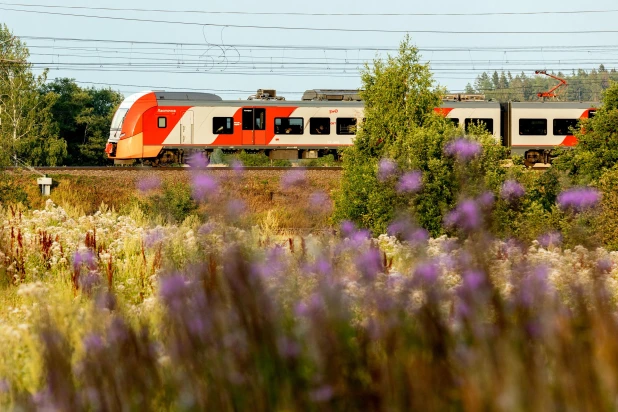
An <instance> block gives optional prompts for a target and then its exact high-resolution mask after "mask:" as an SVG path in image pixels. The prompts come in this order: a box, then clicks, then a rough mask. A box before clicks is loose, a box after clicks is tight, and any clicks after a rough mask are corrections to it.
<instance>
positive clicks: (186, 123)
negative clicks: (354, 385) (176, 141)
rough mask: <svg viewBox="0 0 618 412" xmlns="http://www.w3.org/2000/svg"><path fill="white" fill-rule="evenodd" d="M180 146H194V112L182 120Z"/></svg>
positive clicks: (190, 111) (189, 112)
mask: <svg viewBox="0 0 618 412" xmlns="http://www.w3.org/2000/svg"><path fill="white" fill-rule="evenodd" d="M180 144H193V111H192V110H189V111H187V112H186V113H185V114H184V115H183V116H182V118H181V119H180Z"/></svg>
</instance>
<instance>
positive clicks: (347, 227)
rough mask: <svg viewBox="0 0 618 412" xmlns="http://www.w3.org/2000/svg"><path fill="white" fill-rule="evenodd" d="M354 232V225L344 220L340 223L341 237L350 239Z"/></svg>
mask: <svg viewBox="0 0 618 412" xmlns="http://www.w3.org/2000/svg"><path fill="white" fill-rule="evenodd" d="M355 232H356V225H355V224H354V223H353V222H350V221H349V220H344V221H343V222H341V235H342V236H343V237H350V236H351V235H352V234H353V233H355Z"/></svg>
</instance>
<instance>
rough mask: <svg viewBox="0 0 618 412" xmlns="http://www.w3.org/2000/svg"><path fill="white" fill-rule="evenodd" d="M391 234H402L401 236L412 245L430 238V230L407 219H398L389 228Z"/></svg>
mask: <svg viewBox="0 0 618 412" xmlns="http://www.w3.org/2000/svg"><path fill="white" fill-rule="evenodd" d="M387 233H388V234H389V235H391V236H401V238H402V239H403V240H405V241H407V242H409V243H410V244H412V245H417V244H419V243H423V242H425V241H426V240H427V239H429V232H428V231H427V230H425V229H423V228H419V227H416V226H414V225H413V224H412V223H411V222H409V221H407V220H403V219H402V220H396V221H395V222H393V223H391V225H390V226H389V227H388V229H387Z"/></svg>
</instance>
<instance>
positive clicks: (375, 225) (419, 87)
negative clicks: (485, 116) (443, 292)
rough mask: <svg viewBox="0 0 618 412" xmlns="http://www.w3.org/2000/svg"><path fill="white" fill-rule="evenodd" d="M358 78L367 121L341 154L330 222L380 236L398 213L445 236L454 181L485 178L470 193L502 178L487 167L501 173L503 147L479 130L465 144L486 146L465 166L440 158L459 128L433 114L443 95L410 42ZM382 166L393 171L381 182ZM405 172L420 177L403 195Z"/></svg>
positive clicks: (460, 131)
mask: <svg viewBox="0 0 618 412" xmlns="http://www.w3.org/2000/svg"><path fill="white" fill-rule="evenodd" d="M361 78H362V82H363V91H362V92H361V97H362V98H363V100H364V101H365V112H364V115H365V120H364V122H363V124H362V126H361V127H360V128H359V130H358V132H357V136H356V140H355V142H354V146H352V147H350V148H348V149H346V150H345V151H344V155H343V158H344V172H343V179H342V186H341V190H340V192H339V195H338V197H337V198H336V200H335V204H336V209H335V214H334V219H335V220H339V221H341V220H352V221H354V222H356V223H357V224H358V225H360V226H362V227H365V228H369V229H371V230H372V231H373V232H374V233H376V234H378V233H384V232H385V231H386V229H387V227H388V225H389V224H390V223H391V222H392V221H393V220H394V219H395V218H396V217H397V216H398V215H399V214H401V215H409V214H411V215H415V216H416V219H417V223H418V224H420V225H421V226H423V227H424V228H426V229H427V230H429V231H430V232H431V234H432V235H439V234H441V233H443V228H442V219H443V215H444V213H445V212H446V211H448V210H449V209H450V208H452V207H453V205H454V203H455V202H456V200H457V197H458V195H460V187H459V183H458V182H459V181H460V180H461V178H462V177H463V174H465V170H467V169H470V170H474V171H477V172H479V173H480V175H481V176H483V177H484V178H483V179H480V181H477V182H474V183H479V184H473V185H470V186H469V188H470V189H469V190H472V191H474V190H480V189H479V188H480V187H481V186H482V184H485V183H488V182H490V181H491V182H493V181H494V180H495V181H500V178H499V177H498V178H496V176H495V174H492V173H488V170H489V169H491V168H493V169H495V170H499V169H501V168H499V160H501V159H503V158H504V157H505V156H506V151H505V149H504V148H503V147H501V146H500V145H499V144H498V143H497V142H496V141H495V139H493V137H491V136H490V135H489V134H488V133H486V132H480V131H479V130H478V129H477V130H476V132H475V134H479V135H480V137H478V138H473V137H471V139H478V140H479V141H480V142H482V143H483V145H484V146H487V148H488V149H487V150H485V151H484V152H483V154H482V155H481V156H480V157H479V158H478V159H476V160H474V161H473V162H470V164H467V165H465V167H464V168H459V167H455V166H456V160H455V159H454V158H453V157H450V156H447V155H445V147H446V145H447V144H448V143H450V142H451V141H452V140H453V139H455V138H456V137H461V136H462V134H463V133H464V131H463V129H461V128H457V127H455V126H453V124H452V123H451V122H450V121H448V120H447V119H446V118H444V117H443V116H440V115H438V114H436V113H435V112H434V108H436V107H439V106H440V102H441V96H442V94H443V90H442V89H439V88H437V87H435V86H434V81H433V78H432V74H431V72H430V69H429V65H428V64H421V63H420V56H419V54H418V49H416V48H415V47H414V46H412V45H411V44H410V39H409V37H406V38H405V40H404V41H403V42H402V43H401V45H400V47H399V54H398V55H397V56H390V55H389V56H388V58H387V59H386V61H382V60H379V59H377V60H376V61H374V65H373V66H372V68H370V67H369V66H365V69H364V71H363V73H362V76H361ZM385 159H388V160H385ZM381 161H382V162H384V161H387V162H393V164H394V165H395V166H394V167H393V169H395V168H396V169H397V172H396V173H393V174H392V175H390V176H386V177H385V176H380V177H379V176H378V168H379V164H380V162H381ZM411 173H418V174H419V175H420V176H422V185H423V186H424V188H423V189H422V190H421V191H420V192H419V193H418V194H416V195H411V194H410V193H409V191H407V190H401V183H402V181H403V180H402V179H404V176H408V177H411V178H413V177H414V175H411ZM496 173H497V174H500V173H503V172H499V171H498V172H496ZM487 179H488V180H487ZM495 184H497V183H495ZM495 184H494V185H495ZM471 194H472V195H474V194H475V193H471Z"/></svg>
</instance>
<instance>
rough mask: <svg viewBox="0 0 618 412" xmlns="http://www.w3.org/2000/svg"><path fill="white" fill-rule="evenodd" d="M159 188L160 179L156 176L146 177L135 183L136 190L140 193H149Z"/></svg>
mask: <svg viewBox="0 0 618 412" xmlns="http://www.w3.org/2000/svg"><path fill="white" fill-rule="evenodd" d="M160 186H161V179H159V178H158V177H156V176H151V177H146V178H144V179H140V180H139V181H138V182H137V189H138V190H139V191H140V192H142V193H146V192H150V191H151V190H156V189H158V188H159V187H160Z"/></svg>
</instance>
